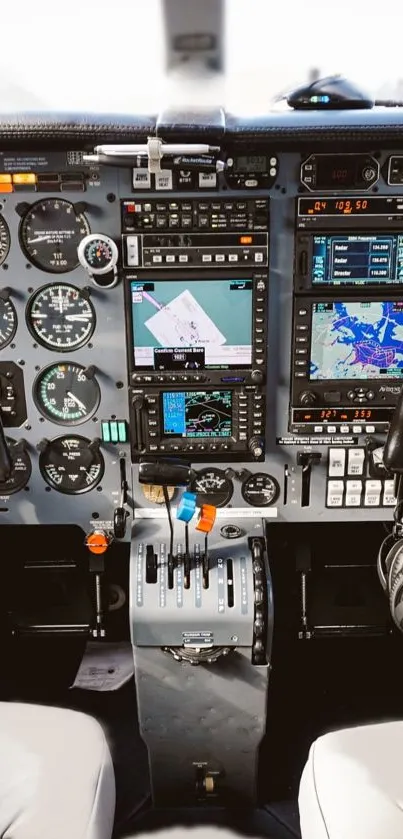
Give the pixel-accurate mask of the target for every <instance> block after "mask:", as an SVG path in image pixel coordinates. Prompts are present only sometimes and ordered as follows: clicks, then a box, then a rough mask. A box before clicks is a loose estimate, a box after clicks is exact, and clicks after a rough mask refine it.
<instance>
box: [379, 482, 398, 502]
mask: <svg viewBox="0 0 403 839" xmlns="http://www.w3.org/2000/svg"><path fill="white" fill-rule="evenodd" d="M382 505H383V507H395V506H396V496H395V482H394V481H393V480H392V481H390V480H387V481H385V482H384V485H383V500H382Z"/></svg>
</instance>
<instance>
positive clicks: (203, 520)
mask: <svg viewBox="0 0 403 839" xmlns="http://www.w3.org/2000/svg"><path fill="white" fill-rule="evenodd" d="M216 514H217V507H214V506H213V504H202V506H201V508H200V515H199V520H198V522H197V524H196V530H201V531H202V532H203V533H210V531H211V530H212V529H213V527H214V522H215V517H216Z"/></svg>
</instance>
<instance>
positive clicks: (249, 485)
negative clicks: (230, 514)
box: [241, 472, 280, 507]
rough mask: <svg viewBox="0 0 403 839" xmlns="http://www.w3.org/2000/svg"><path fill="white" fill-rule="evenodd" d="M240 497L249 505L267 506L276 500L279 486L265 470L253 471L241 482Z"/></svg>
mask: <svg viewBox="0 0 403 839" xmlns="http://www.w3.org/2000/svg"><path fill="white" fill-rule="evenodd" d="M241 491H242V497H243V498H244V500H245V501H246V503H247V504H250V505H251V507H268V506H269V505H270V504H273V503H274V502H275V501H277V498H278V497H279V495H280V487H279V485H278V483H277V481H276V480H275V478H272V476H271V475H266V473H265V472H255V474H254V475H250V476H249V478H247V479H246V481H244V482H243V484H242V488H241Z"/></svg>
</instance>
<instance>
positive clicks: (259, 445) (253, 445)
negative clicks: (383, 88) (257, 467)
mask: <svg viewBox="0 0 403 839" xmlns="http://www.w3.org/2000/svg"><path fill="white" fill-rule="evenodd" d="M249 451H250V452H251V454H253V457H261V456H262V454H263V453H264V441H263V440H262V439H261V438H260V437H251V439H250V440H249Z"/></svg>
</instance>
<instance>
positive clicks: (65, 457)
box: [39, 436, 105, 495]
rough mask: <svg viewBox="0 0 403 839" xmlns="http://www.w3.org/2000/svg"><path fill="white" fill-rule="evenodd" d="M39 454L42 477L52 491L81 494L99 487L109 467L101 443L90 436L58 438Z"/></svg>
mask: <svg viewBox="0 0 403 839" xmlns="http://www.w3.org/2000/svg"><path fill="white" fill-rule="evenodd" d="M41 448H42V451H41V453H40V455H39V468H40V471H41V475H42V477H43V478H44V479H45V481H46V483H47V484H49V486H50V487H52V489H57V490H58V491H59V492H63V493H65V494H66V495H81V494H82V493H84V492H89V491H90V490H91V489H94V487H96V486H97V484H99V482H100V480H101V478H102V475H103V474H104V469H105V464H104V459H103V457H102V454H101V452H100V450H99V444H98V441H96V440H95V441H93V442H92V443H91V441H90V440H87V438H86V437H73V436H66V437H57V438H56V439H55V440H50V441H46V443H45V445H44V446H43V447H41Z"/></svg>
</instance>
